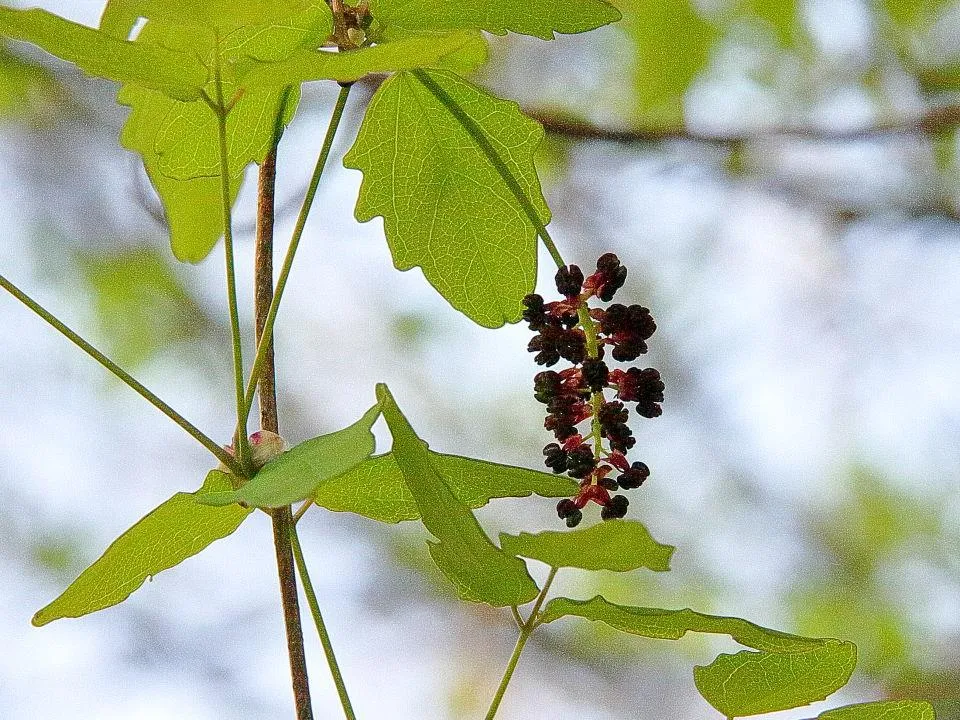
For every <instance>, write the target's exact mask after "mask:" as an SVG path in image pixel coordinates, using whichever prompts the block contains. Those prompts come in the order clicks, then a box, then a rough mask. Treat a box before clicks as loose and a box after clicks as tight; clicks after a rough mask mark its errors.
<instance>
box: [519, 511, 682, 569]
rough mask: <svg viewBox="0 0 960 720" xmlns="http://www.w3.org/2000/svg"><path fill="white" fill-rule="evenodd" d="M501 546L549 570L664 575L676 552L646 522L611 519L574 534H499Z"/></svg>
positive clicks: (556, 532) (552, 531) (549, 532)
mask: <svg viewBox="0 0 960 720" xmlns="http://www.w3.org/2000/svg"><path fill="white" fill-rule="evenodd" d="M500 547H502V548H503V549H504V551H505V552H508V553H510V554H511V555H520V556H522V557H527V558H533V559H534V560H539V561H541V562H545V563H546V564H547V565H549V566H550V567H575V568H582V569H584V570H613V571H614V572H629V571H630V570H636V569H638V568H642V567H645V568H648V569H650V570H656V571H659V572H665V571H667V570H669V569H670V556H671V555H672V554H673V551H674V549H675V548H673V547H672V546H670V545H661V544H660V543H658V542H657V541H656V540H654V539H653V538H652V537H650V532H649V531H648V530H647V528H646V527H645V526H644V525H643V523H639V522H637V521H635V520H608V521H606V522H602V523H600V524H599V525H594V526H592V527H588V528H583V529H579V530H574V531H573V532H559V531H556V530H546V531H544V532H540V533H536V534H531V533H525V532H524V533H520V534H519V535H507V534H506V533H500Z"/></svg>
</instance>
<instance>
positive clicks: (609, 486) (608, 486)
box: [597, 476, 620, 490]
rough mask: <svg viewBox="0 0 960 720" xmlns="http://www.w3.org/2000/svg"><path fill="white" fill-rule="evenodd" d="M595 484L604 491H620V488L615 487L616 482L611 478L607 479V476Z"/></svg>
mask: <svg viewBox="0 0 960 720" xmlns="http://www.w3.org/2000/svg"><path fill="white" fill-rule="evenodd" d="M597 484H598V485H599V486H600V487H602V488H603V489H604V490H619V489H620V486H619V485H617V481H616V480H614V479H613V478H612V477H609V476H607V477H602V478H600V480H599V481H598V482H597Z"/></svg>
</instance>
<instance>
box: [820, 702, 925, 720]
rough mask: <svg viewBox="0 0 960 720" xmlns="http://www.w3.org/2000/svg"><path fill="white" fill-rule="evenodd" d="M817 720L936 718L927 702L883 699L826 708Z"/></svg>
mask: <svg viewBox="0 0 960 720" xmlns="http://www.w3.org/2000/svg"><path fill="white" fill-rule="evenodd" d="M817 720H936V713H934V711H933V706H932V705H930V703H928V702H922V701H919V700H883V701H880V702H869V703H859V704H857V705H846V706H844V707H839V708H834V709H833V710H827V711H826V712H822V713H820V714H819V715H817Z"/></svg>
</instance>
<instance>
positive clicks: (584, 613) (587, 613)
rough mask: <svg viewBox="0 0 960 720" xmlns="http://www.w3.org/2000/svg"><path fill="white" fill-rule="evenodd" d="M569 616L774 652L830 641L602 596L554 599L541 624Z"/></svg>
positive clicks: (661, 635) (811, 647)
mask: <svg viewBox="0 0 960 720" xmlns="http://www.w3.org/2000/svg"><path fill="white" fill-rule="evenodd" d="M608 522H612V521H608ZM567 616H574V617H582V618H586V619H587V620H594V621H599V622H602V623H605V624H607V625H609V626H610V627H612V628H614V629H616V630H620V631H621V632H625V633H629V634H631V635H640V636H642V637H648V638H656V639H660V640H679V639H680V638H682V637H683V636H684V635H686V634H687V633H688V632H700V633H712V634H719V635H729V636H730V637H732V638H733V639H734V640H736V641H737V642H738V643H740V644H741V645H746V646H747V647H750V648H754V649H755V650H762V651H764V652H770V653H790V652H806V651H808V650H814V649H816V648H818V647H821V646H823V644H824V643H825V642H827V641H826V640H821V639H818V638H807V637H801V636H799V635H790V634H789V633H784V632H780V631H779V630H770V629H769V628H765V627H762V626H760V625H757V624H756V623H752V622H750V621H749V620H743V619H741V618H736V617H725V616H722V615H705V614H703V613H698V612H695V611H693V610H690V609H683V610H663V609H660V608H645V607H633V606H630V605H617V604H615V603H612V602H609V601H608V600H606V599H605V598H603V597H601V596H600V595H597V596H596V597H594V598H592V599H590V600H571V599H570V598H564V597H559V598H554V599H553V600H551V601H550V602H548V603H547V605H546V607H545V608H544V609H543V612H542V613H541V616H540V620H539V622H541V623H549V622H553V621H554V620H559V619H560V618H562V617H567ZM831 642H839V641H831Z"/></svg>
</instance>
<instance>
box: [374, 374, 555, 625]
mask: <svg viewBox="0 0 960 720" xmlns="http://www.w3.org/2000/svg"><path fill="white" fill-rule="evenodd" d="M377 400H378V401H379V403H380V408H381V409H382V411H383V417H384V419H385V420H386V421H387V426H388V427H389V428H390V433H391V434H392V435H393V457H394V458H395V460H396V463H397V465H398V466H399V467H400V470H401V472H402V473H403V477H404V480H405V482H406V484H407V486H408V487H409V489H410V492H411V494H412V495H413V498H414V500H415V501H416V503H417V507H418V508H419V510H420V516H421V518H422V519H423V524H424V526H426V528H427V530H429V531H430V533H431V534H432V535H433V536H434V537H435V538H437V540H439V541H440V542H439V543H431V544H430V554H431V555H432V556H433V559H434V562H436V563H437V566H438V567H439V568H440V570H441V571H442V572H443V573H444V575H446V576H447V578H449V579H450V581H451V582H453V584H454V585H455V586H456V588H457V590H458V592H459V593H460V596H461V597H462V598H463V599H465V600H470V601H472V602H485V603H488V604H490V605H493V606H495V607H506V606H516V605H523V604H524V603H527V602H529V601H531V600H533V598H534V597H535V596H536V595H537V590H538V589H537V585H536V583H534V581H533V580H532V579H531V578H530V575H529V574H528V573H527V567H526V564H525V563H524V562H523V561H522V560H520V559H519V558H516V557H513V556H511V555H508V554H506V553H505V552H503V551H502V550H500V549H499V548H498V547H496V546H495V545H494V544H493V543H492V542H490V538H488V537H487V535H486V533H484V531H483V528H481V527H480V523H478V522H477V519H476V518H475V517H474V516H473V513H472V512H471V511H470V509H469V508H468V507H467V506H466V505H465V504H464V503H462V502H460V501H459V500H458V499H457V498H456V496H454V494H453V493H452V492H451V491H450V488H449V487H447V484H446V483H445V482H444V480H443V477H442V476H441V475H440V473H439V472H438V471H437V468H436V467H435V466H434V464H433V461H432V458H431V456H430V453H429V451H428V450H427V444H426V443H425V442H424V441H423V440H421V439H420V438H419V437H417V434H416V433H415V432H414V430H413V428H412V427H411V426H410V423H409V421H408V420H407V419H406V417H404V415H403V413H402V412H401V411H400V408H398V407H397V405H396V402H395V401H394V399H393V396H392V395H391V394H390V391H389V389H388V388H387V386H386V385H383V384H380V385H377Z"/></svg>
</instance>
